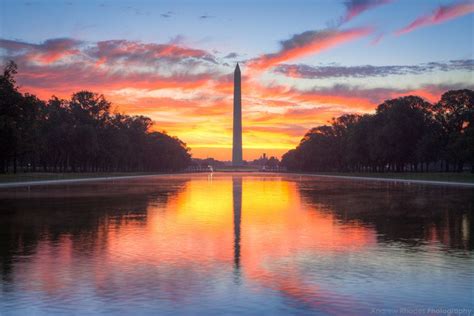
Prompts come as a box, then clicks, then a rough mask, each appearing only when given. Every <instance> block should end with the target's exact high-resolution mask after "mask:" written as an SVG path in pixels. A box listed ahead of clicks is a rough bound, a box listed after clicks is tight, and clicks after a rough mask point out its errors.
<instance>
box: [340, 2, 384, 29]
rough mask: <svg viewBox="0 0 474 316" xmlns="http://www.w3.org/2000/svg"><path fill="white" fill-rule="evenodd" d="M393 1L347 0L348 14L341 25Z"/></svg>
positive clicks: (345, 3)
mask: <svg viewBox="0 0 474 316" xmlns="http://www.w3.org/2000/svg"><path fill="white" fill-rule="evenodd" d="M391 1H392V0H346V1H344V5H345V6H346V14H345V15H344V16H343V17H342V18H341V21H340V24H343V23H346V22H348V21H350V20H352V19H353V18H355V17H356V16H358V15H360V14H362V13H363V12H365V11H367V10H369V9H372V8H375V7H378V6H381V5H384V4H387V3H389V2H391Z"/></svg>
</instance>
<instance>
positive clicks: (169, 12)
mask: <svg viewBox="0 0 474 316" xmlns="http://www.w3.org/2000/svg"><path fill="white" fill-rule="evenodd" d="M173 15H174V12H172V11H168V12H166V13H162V14H160V16H161V17H162V18H165V19H167V18H171V17H172V16H173Z"/></svg>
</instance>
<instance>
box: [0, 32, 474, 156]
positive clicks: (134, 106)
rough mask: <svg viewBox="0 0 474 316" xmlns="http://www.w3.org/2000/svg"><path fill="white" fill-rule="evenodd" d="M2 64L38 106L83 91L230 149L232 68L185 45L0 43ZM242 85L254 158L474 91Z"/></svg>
mask: <svg viewBox="0 0 474 316" xmlns="http://www.w3.org/2000/svg"><path fill="white" fill-rule="evenodd" d="M331 36H332V35H331ZM336 37H337V36H336ZM307 38H308V37H305V36H303V37H302V38H298V37H296V38H295V37H293V38H292V41H290V40H289V41H286V42H285V44H282V49H281V51H280V52H279V53H281V54H282V55H284V54H289V55H285V56H284V57H285V58H287V57H288V56H289V57H291V58H293V57H294V56H301V52H299V51H298V49H300V48H301V47H304V49H307V46H308V45H313V44H314V43H313V41H314V38H313V41H312V40H311V39H310V40H307ZM309 38H312V37H311V36H309ZM317 41H318V43H319V44H320V43H321V42H324V45H326V44H327V43H328V41H329V40H326V39H325V38H324V39H321V38H320V37H317ZM329 42H330V41H329ZM337 43H340V42H337ZM319 44H318V45H319ZM324 47H327V46H324ZM329 47H330V46H329ZM318 50H320V47H318V48H317V49H316V48H314V47H313V50H311V52H314V51H318ZM288 52H289V53H288ZM306 53H307V51H306V50H305V51H304V54H306ZM216 54H219V53H216ZM304 54H303V55H304ZM0 57H1V58H2V60H8V59H13V60H15V61H16V62H17V63H18V65H19V72H18V74H17V77H16V79H17V82H18V85H19V86H20V89H21V91H22V92H30V93H33V94H36V95H38V96H39V97H40V98H42V99H46V98H49V97H50V96H51V95H52V94H53V93H54V94H56V95H57V96H58V97H62V98H67V97H69V96H70V95H71V93H73V92H75V91H78V90H82V89H86V90H91V91H96V92H100V93H104V94H105V95H106V97H107V98H108V99H109V100H110V101H111V102H112V103H113V104H114V107H117V108H118V110H119V111H123V112H126V113H128V114H133V115H139V114H143V115H147V116H149V117H151V118H152V119H153V120H154V121H155V122H156V128H157V129H158V130H163V129H164V130H167V131H168V132H169V133H170V134H172V135H177V136H178V137H180V138H181V139H183V140H184V141H185V142H187V143H188V144H189V145H190V146H191V147H204V146H208V147H209V145H211V144H214V145H215V146H221V147H230V146H231V140H232V134H231V128H232V121H231V119H230V117H231V113H232V90H233V86H232V84H233V73H232V72H233V66H232V67H230V66H224V63H223V60H225V59H221V58H216V57H215V56H214V54H213V53H210V52H208V51H206V50H201V49H197V48H193V47H187V46H185V45H184V44H183V43H182V42H181V41H180V40H172V41H171V42H169V43H165V44H157V43H146V42H139V41H125V40H109V41H100V42H84V41H77V40H73V39H51V40H47V41H45V42H43V43H39V44H36V43H28V42H20V41H12V40H0ZM283 59H284V58H282V59H279V60H283ZM274 65H278V64H274ZM291 67H293V68H294V69H293V70H292V71H293V75H294V76H295V77H304V76H307V77H310V76H326V77H327V78H329V77H342V76H356V77H357V76H360V77H364V76H384V75H387V74H389V73H390V74H391V73H411V72H420V71H431V70H430V69H436V70H441V71H451V70H453V69H471V70H472V67H473V62H472V60H454V61H450V62H446V63H428V64H422V65H415V66H377V67H375V66H360V67H340V66H331V67H325V66H319V67H312V68H311V67H310V68H306V67H309V66H304V65H280V66H278V67H276V70H275V71H277V72H281V73H284V74H289V75H290V74H291V73H289V69H292V68H291ZM371 67H372V68H371ZM391 67H395V68H391ZM397 67H398V68H397ZM313 68H314V69H313ZM243 75H244V76H243V77H242V91H244V94H243V96H242V97H243V100H242V101H243V120H244V122H245V123H244V124H245V125H244V126H245V127H244V139H245V143H246V146H249V147H252V148H269V147H271V148H290V147H292V146H294V144H296V143H297V142H298V141H299V139H300V138H301V136H302V135H303V134H304V132H305V131H306V130H308V128H310V127H313V126H315V125H320V124H325V123H326V122H327V121H328V120H330V119H331V118H332V117H336V116H338V115H341V114H344V113H368V112H372V111H373V110H374V109H375V108H376V106H377V105H378V104H380V103H381V102H383V101H384V100H385V99H389V98H394V97H399V96H402V95H407V94H416V95H420V96H422V97H424V98H426V99H428V100H429V101H437V100H438V99H439V97H440V95H441V93H443V92H445V91H447V90H450V89H454V88H455V89H459V88H472V84H470V86H469V84H466V83H464V84H454V83H453V84H445V85H419V86H414V87H405V88H393V87H390V85H389V86H386V87H377V88H367V87H365V86H364V85H360V86H350V85H340V84H339V85H337V84H335V85H333V86H329V87H326V88H322V87H317V86H315V87H310V88H303V87H304V86H307V83H308V82H305V85H298V84H299V82H298V80H287V84H286V85H276V84H268V83H265V81H262V82H260V81H259V80H254V79H253V78H252V77H251V76H249V72H248V67H244V68H243ZM408 84H409V83H407V85H408ZM209 122H212V124H209ZM211 147H212V146H211ZM259 154H260V153H259Z"/></svg>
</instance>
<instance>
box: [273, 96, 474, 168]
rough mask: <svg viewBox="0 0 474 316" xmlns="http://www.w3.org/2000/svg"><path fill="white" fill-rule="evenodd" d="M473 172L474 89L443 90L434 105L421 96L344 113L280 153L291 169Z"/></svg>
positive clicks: (284, 164) (387, 101)
mask: <svg viewBox="0 0 474 316" xmlns="http://www.w3.org/2000/svg"><path fill="white" fill-rule="evenodd" d="M466 164H470V166H471V170H474V91H472V90H455V91H448V92H446V93H444V94H443V95H442V97H441V100H440V101H439V102H438V103H436V104H434V105H433V104H430V103H428V102H426V101H424V100H423V99H422V98H420V97H417V96H405V97H400V98H397V99H392V100H386V101H385V102H383V103H382V104H380V105H379V106H378V107H377V109H376V112H375V114H372V115H363V116H360V115H352V114H351V115H343V116H341V117H339V118H337V119H333V121H332V122H331V124H330V125H323V126H319V127H315V128H313V129H311V130H310V131H308V132H307V133H306V135H305V136H304V137H303V139H302V140H301V142H300V143H299V145H298V146H297V147H296V148H295V149H293V150H290V151H288V152H287V153H286V154H285V155H283V157H282V165H283V166H284V167H286V168H287V169H288V170H299V171H318V172H321V171H353V172H355V171H357V172H369V171H370V172H375V171H377V172H384V171H396V172H401V171H423V170H425V171H426V170H428V169H430V168H431V170H439V169H441V168H443V169H444V170H446V171H449V170H450V168H452V169H454V170H456V171H462V170H463V169H464V166H465V165H466Z"/></svg>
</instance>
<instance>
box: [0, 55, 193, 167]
mask: <svg viewBox="0 0 474 316" xmlns="http://www.w3.org/2000/svg"><path fill="white" fill-rule="evenodd" d="M16 72H17V66H16V64H15V63H13V62H10V63H8V64H7V66H6V67H5V70H4V72H3V75H1V76H0V172H3V173H5V172H8V171H9V170H10V169H12V171H13V172H17V167H18V165H19V166H20V167H21V168H22V169H23V170H24V171H37V170H43V171H50V172H58V171H59V172H67V171H73V172H74V171H80V172H86V171H88V172H97V171H177V170H181V169H184V168H186V167H187V166H188V164H189V163H190V160H191V159H190V154H189V149H188V148H187V147H186V144H185V143H183V142H182V141H180V140H179V139H178V138H175V137H171V136H168V135H167V134H166V133H160V132H152V131H151V128H152V125H153V122H152V121H151V119H150V118H148V117H144V116H129V115H124V114H113V113H111V112H110V107H111V104H110V102H108V101H107V100H106V99H105V97H104V96H103V95H101V94H97V93H93V92H90V91H79V92H77V93H74V94H73V95H72V97H71V99H70V100H61V99H59V98H57V97H54V96H53V97H52V98H51V99H50V100H49V101H48V102H46V103H45V102H43V101H41V100H39V99H38V98H37V97H36V96H34V95H30V94H24V95H23V94H22V93H20V92H19V91H18V88H17V87H16V83H15V79H14V75H15V74H16ZM39 168H40V169H39Z"/></svg>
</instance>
